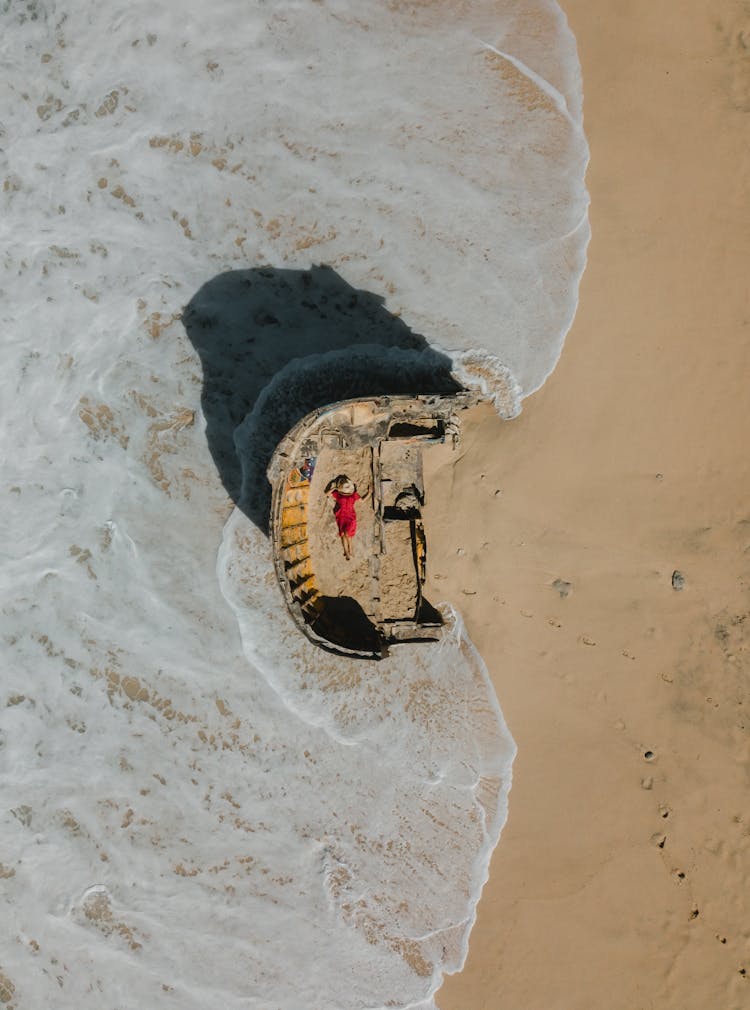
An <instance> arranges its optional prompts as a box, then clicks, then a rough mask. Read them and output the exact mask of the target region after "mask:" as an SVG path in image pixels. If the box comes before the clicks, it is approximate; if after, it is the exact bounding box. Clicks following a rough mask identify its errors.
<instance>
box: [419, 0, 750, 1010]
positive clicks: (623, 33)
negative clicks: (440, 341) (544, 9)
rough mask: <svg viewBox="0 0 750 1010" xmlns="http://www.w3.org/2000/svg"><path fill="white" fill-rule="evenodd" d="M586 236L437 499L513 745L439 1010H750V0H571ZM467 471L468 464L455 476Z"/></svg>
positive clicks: (433, 545)
mask: <svg viewBox="0 0 750 1010" xmlns="http://www.w3.org/2000/svg"><path fill="white" fill-rule="evenodd" d="M565 9H566V13H567V15H568V17H569V19H570V23H571V26H572V28H573V31H574V32H575V34H576V37H577V40H578V45H579V54H580V58H581V64H582V70H583V77H584V95H585V124H586V130H587V135H588V139H589V143H590V146H591V164H590V168H589V174H588V185H589V189H590V193H591V199H592V206H591V223H592V229H593V238H592V242H591V245H590V248H589V265H588V268H587V271H586V273H585V275H584V279H583V284H582V288H581V298H580V305H579V310H578V315H577V317H576V320H575V323H574V326H573V329H572V330H571V332H570V334H569V336H568V341H567V344H566V347H565V350H564V352H563V355H562V358H561V361H560V363H559V365H558V367H557V369H556V371H555V373H554V374H553V375H552V377H551V378H550V379H549V380H548V382H547V383H546V385H545V386H544V387H543V388H542V389H541V390H540V391H539V392H538V393H537V394H535V395H534V396H533V397H531V398H529V399H528V400H527V401H526V402H525V404H524V409H523V413H522V414H521V416H520V417H519V418H517V419H516V420H514V421H511V422H502V421H500V420H498V419H497V418H496V417H495V416H493V414H492V412H491V411H490V410H489V409H481V408H477V409H476V410H475V411H474V413H473V416H472V418H471V420H470V422H469V423H468V424H467V426H466V428H465V437H464V443H463V451H462V454H459V455H457V456H456V458H455V459H454V460H452V461H450V462H449V463H446V464H445V466H444V469H443V470H442V477H443V478H444V479H445V483H444V487H446V488H449V487H450V488H452V490H451V495H450V500H449V501H445V500H443V501H442V502H437V503H435V502H434V501H433V503H432V504H431V506H430V507H431V510H432V511H431V516H430V522H431V527H430V529H431V538H430V550H431V556H430V568H431V579H432V585H431V586H429V587H428V595H429V596H430V598H431V599H433V598H442V599H445V598H447V599H451V600H453V601H454V602H455V603H456V604H457V605H458V606H459V608H460V609H461V611H462V613H463V614H464V616H465V619H466V623H467V627H468V630H469V633H470V635H471V637H472V639H473V640H474V642H475V643H476V644H477V647H478V648H479V650H480V652H481V654H482V655H483V657H484V658H485V660H486V661H487V664H488V667H489V670H490V674H491V676H492V679H493V681H494V684H495V687H496V690H497V694H498V697H499V699H500V703H501V705H502V708H503V711H504V713H505V716H506V718H507V720H508V724H509V727H510V729H511V732H512V733H513V735H514V737H515V739H516V741H517V743H518V748H519V753H518V757H517V760H516V763H515V766H514V785H513V790H512V793H511V798H510V816H509V820H508V823H507V825H506V827H505V830H504V832H503V836H502V838H501V841H500V844H499V846H498V848H497V850H496V852H495V855H494V858H493V861H492V866H491V874H490V879H489V882H488V883H487V885H486V887H485V890H484V893H483V896H482V899H481V902H480V905H479V909H478V919H477V923H476V925H475V927H474V930H473V932H472V935H471V941H470V952H469V957H468V960H467V964H466V967H465V970H464V971H463V972H462V973H461V974H459V975H455V976H452V977H450V978H449V979H447V980H446V982H445V984H444V986H443V988H442V989H441V990H440V992H439V994H438V998H437V1002H438V1005H439V1007H440V1008H441V1010H480V1008H482V1010H483V1008H492V1010H557V1008H559V1010H563V1008H564V1010H598V1008H601V1010H641V1008H643V1010H651V1008H655V1010H665V1008H675V1010H677V1008H679V1010H706V1008H709V1007H711V1008H713V1007H716V1008H719V1007H721V1008H722V1010H733V1008H740V1007H746V1006H748V1005H750V807H749V806H748V795H749V794H748V785H749V781H748V780H749V772H750V691H748V690H747V673H748V664H749V663H750V592H749V587H750V453H749V452H748V447H747V438H748V434H750V424H749V423H748V422H749V421H750V417H748V414H749V413H750V410H749V398H748V392H747V384H748V377H749V376H750V342H749V341H748V335H749V331H748V324H749V321H750V305H749V304H748V286H747V270H748V264H749V263H750V228H748V212H747V208H748V196H749V193H748V189H749V186H748V184H749V182H750V160H749V159H748V154H747V136H748V132H747V131H748V127H749V126H750V118H749V117H750V6H749V5H748V4H746V3H740V2H730V0H719V2H712V3H709V2H707V0H681V2H680V3H677V2H676V0H672V2H669V3H664V4H654V3H653V2H652V0H624V2H621V3H619V4H617V5H614V6H613V5H609V7H607V8H606V9H605V8H603V7H602V6H601V5H596V4H594V5H592V4H590V3H589V2H586V0H568V2H566V4H565ZM451 482H452V483H451Z"/></svg>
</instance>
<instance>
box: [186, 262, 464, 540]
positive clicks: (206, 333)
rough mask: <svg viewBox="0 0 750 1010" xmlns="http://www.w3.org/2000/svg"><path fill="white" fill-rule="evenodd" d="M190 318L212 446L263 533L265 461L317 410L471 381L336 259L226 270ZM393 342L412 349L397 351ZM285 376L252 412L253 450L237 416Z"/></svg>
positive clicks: (190, 309)
mask: <svg viewBox="0 0 750 1010" xmlns="http://www.w3.org/2000/svg"><path fill="white" fill-rule="evenodd" d="M182 321H183V325H184V327H185V330H186V332H187V335H188V337H189V338H190V340H191V342H192V344H193V346H194V347H195V349H196V351H197V352H198V354H199V355H200V359H201V363H202V365H203V392H202V400H201V403H202V407H203V413H204V415H205V418H206V437H207V440H208V446H209V449H210V451H211V455H212V456H213V459H214V461H215V463H216V466H217V468H218V471H219V474H220V477H221V480H222V482H223V484H224V487H225V488H226V490H227V493H228V494H229V495H230V497H231V498H232V499H233V500H234V501H235V502H236V503H237V504H238V505H239V506H240V507H241V508H242V509H243V511H244V512H245V513H246V514H247V515H248V517H249V518H250V519H251V520H252V521H253V522H254V523H255V524H256V526H258V527H259V528H260V529H262V530H263V531H264V532H267V530H268V512H269V507H270V485H269V484H268V480H267V477H266V467H267V466H268V463H269V461H270V458H271V455H272V454H273V451H274V449H275V448H276V446H277V445H278V443H279V441H280V440H281V439H282V438H283V437H284V435H285V434H286V433H287V431H288V430H289V429H290V428H291V427H292V426H293V424H295V423H296V422H297V421H298V420H300V419H301V418H302V417H304V416H305V415H306V414H307V413H309V412H310V411H311V410H314V409H316V408H317V407H322V406H325V405H326V404H328V403H333V402H335V401H336V400H345V399H349V398H353V397H360V396H363V397H364V396H378V395H385V394H391V395H395V394H398V393H406V394H415V393H449V392H455V391H457V390H459V389H460V388H461V386H460V385H459V384H458V383H457V382H456V380H455V379H454V378H453V377H452V375H451V373H450V370H451V362H450V359H449V358H447V357H446V356H445V355H443V354H439V353H438V352H436V351H434V350H432V349H431V348H430V347H428V345H427V341H426V340H425V339H424V337H422V336H420V335H419V334H416V333H413V332H412V331H411V330H410V329H409V327H408V326H406V324H405V323H403V322H402V321H401V320H400V319H399V318H397V317H396V316H393V315H392V314H391V313H389V312H388V311H387V310H386V309H385V308H384V307H383V299H382V298H380V297H379V296H378V295H375V294H373V293H371V292H369V291H359V290H357V289H355V288H353V287H351V285H349V284H347V282H346V281H345V280H343V278H342V277H340V276H339V275H338V274H337V273H336V272H335V271H334V270H333V269H331V268H330V267H326V266H317V267H313V268H312V269H310V270H282V269H277V268H275V267H259V268H255V269H250V270H232V271H229V272H227V273H223V274H219V275H217V276H216V277H214V278H213V279H212V280H210V281H208V282H207V283H206V284H204V285H203V286H202V287H201V288H200V289H199V290H198V291H197V292H196V294H195V295H193V297H192V298H191V300H190V302H189V303H188V305H187V306H186V307H185V309H184V311H183V315H182ZM392 349H398V350H400V351H402V352H404V353H403V354H401V355H396V356H394V354H393V352H392ZM365 351H366V353H365ZM330 352H339V353H338V355H337V356H336V357H335V358H333V359H331V358H330V357H329V359H328V360H321V361H316V359H314V358H313V360H312V361H311V362H310V368H309V369H305V372H304V381H301V380H300V378H299V370H298V369H295V368H294V367H287V366H290V363H291V362H292V361H294V360H295V359H300V358H307V357H309V356H311V355H321V354H330ZM389 352H390V353H389ZM285 368H286V369H287V373H288V375H289V379H288V381H287V374H285V375H283V376H279V373H280V372H281V371H282V370H283V369H285ZM295 372H297V374H296V375H295ZM277 376H278V379H277V381H276V384H275V386H274V389H273V396H272V397H270V398H267V400H268V402H267V403H266V401H265V400H264V401H262V402H263V404H264V405H263V411H262V413H263V417H261V418H257V419H256V418H254V419H253V425H254V430H255V431H256V432H259V434H258V435H257V436H256V437H255V439H254V440H250V441H249V442H248V443H247V444H248V445H252V448H251V449H243V448H242V447H241V446H242V442H241V440H240V439H237V442H236V441H235V435H236V431H237V428H238V425H240V424H241V423H242V422H243V420H245V418H246V417H247V415H248V414H249V413H250V412H251V411H252V410H253V407H254V406H255V404H256V401H257V400H258V397H259V395H260V393H261V392H262V390H263V389H264V388H265V387H266V386H268V384H269V383H270V382H272V381H273V380H274V379H275V378H276V377H277ZM282 408H283V409H282ZM256 421H257V423H256ZM238 445H239V446H240V448H238ZM243 488H244V492H243Z"/></svg>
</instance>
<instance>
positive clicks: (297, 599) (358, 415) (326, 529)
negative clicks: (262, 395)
mask: <svg viewBox="0 0 750 1010" xmlns="http://www.w3.org/2000/svg"><path fill="white" fill-rule="evenodd" d="M478 399H479V398H478V396H477V395H476V394H474V393H471V392H464V391H462V392H459V393H453V394H449V395H429V396H381V397H378V398H372V399H362V400H347V401H342V402H339V403H335V404H332V405H330V406H326V407H323V408H320V409H319V410H316V411H314V412H313V413H311V414H308V415H307V417H305V418H303V419H302V420H301V421H300V422H298V424H296V425H295V427H294V428H293V429H292V430H291V431H290V432H289V434H288V435H287V436H286V437H285V438H284V439H283V440H282V442H281V443H280V444H279V445H278V447H277V448H276V451H275V453H274V455H273V457H272V459H271V462H270V464H269V467H268V478H269V480H270V482H271V485H272V489H273V490H272V500H271V530H270V532H271V537H272V542H273V554H274V564H275V567H276V573H277V575H278V580H279V583H280V585H281V589H282V592H283V594H284V598H285V600H286V603H287V606H288V607H289V610H290V612H291V614H292V617H293V618H294V620H295V622H296V623H297V625H298V627H299V628H300V629H301V631H303V632H304V634H305V635H306V636H307V637H308V638H309V639H310V640H311V641H312V642H315V643H316V644H317V645H319V646H322V647H323V648H325V649H328V650H330V651H334V652H338V653H343V654H345V655H351V656H361V657H367V658H380V657H382V656H383V655H385V654H386V653H387V651H388V648H389V647H390V646H391V645H393V644H395V643H398V642H415V641H429V640H435V639H438V638H439V637H440V635H441V625H442V618H441V615H440V613H439V611H437V610H436V609H435V608H434V607H433V606H431V605H430V603H429V602H428V601H427V600H426V599H425V598H424V595H423V591H422V590H423V586H424V583H425V578H426V561H427V545H426V537H425V529H424V524H423V519H422V508H423V506H424V503H425V488H424V477H423V467H422V454H423V451H424V450H425V449H427V448H429V446H430V445H436V444H440V443H446V442H451V443H452V444H453V445H454V446H455V445H456V444H457V441H458V438H459V433H460V423H459V415H460V414H461V412H462V411H463V410H465V409H467V408H468V407H470V406H473V405H474V404H476V403H477V402H478ZM341 474H346V475H347V476H349V478H350V479H351V480H353V481H354V482H355V483H356V484H357V486H358V490H359V493H360V494H361V495H362V500H361V501H359V502H357V506H356V510H357V522H358V528H357V534H356V536H355V537H354V539H353V558H352V560H351V562H349V561H347V560H346V559H345V558H344V556H343V552H342V546H341V543H340V541H339V537H338V534H337V528H336V523H335V519H334V515H333V501H332V500H331V498H330V497H329V496H328V495H327V494H326V493H325V488H326V485H327V484H328V483H329V482H330V481H331V480H333V479H335V478H336V477H337V476H338V475H341ZM368 490H370V491H371V492H372V493H371V494H369V495H368V494H367V491H368Z"/></svg>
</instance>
